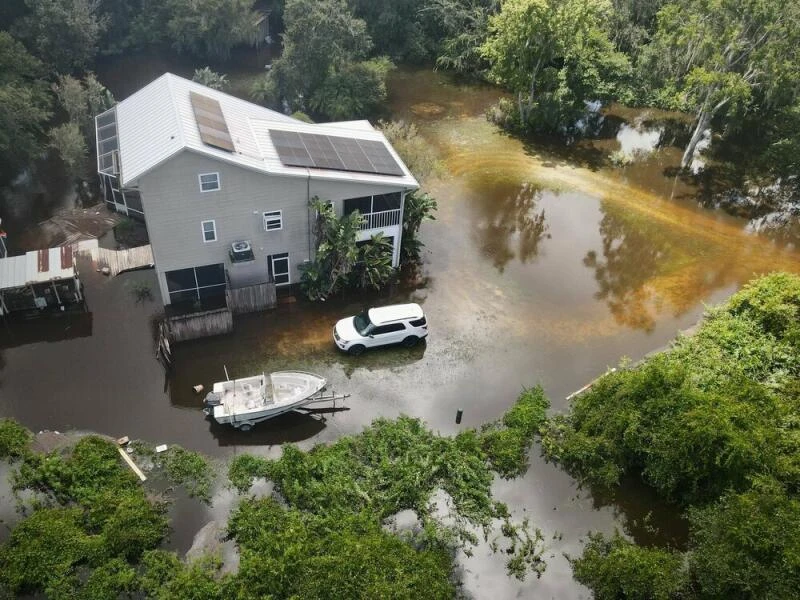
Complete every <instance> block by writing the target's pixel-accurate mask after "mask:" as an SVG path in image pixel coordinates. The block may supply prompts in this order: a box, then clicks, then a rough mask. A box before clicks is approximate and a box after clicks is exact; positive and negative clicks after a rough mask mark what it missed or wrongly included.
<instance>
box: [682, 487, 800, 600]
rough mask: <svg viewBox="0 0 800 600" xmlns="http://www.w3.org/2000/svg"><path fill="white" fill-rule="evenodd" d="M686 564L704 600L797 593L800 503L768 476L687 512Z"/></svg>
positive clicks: (775, 599)
mask: <svg viewBox="0 0 800 600" xmlns="http://www.w3.org/2000/svg"><path fill="white" fill-rule="evenodd" d="M689 516H690V522H691V527H692V534H691V546H692V550H691V552H690V553H689V565H690V569H691V573H692V577H693V579H694V580H695V581H696V582H697V585H698V587H699V594H698V595H699V596H701V597H706V598H742V599H752V600H756V599H759V600H780V599H783V598H795V597H797V590H798V589H800V563H799V562H798V557H800V535H798V532H799V531H800V501H798V500H797V499H796V498H792V497H790V496H789V495H788V494H787V490H786V488H785V487H784V486H783V485H781V484H780V483H779V482H777V481H775V480H774V479H772V478H770V477H765V476H759V477H756V478H755V479H754V481H753V486H752V488H751V489H749V490H748V491H746V492H744V493H741V494H736V493H733V492H731V493H728V494H725V495H724V496H723V497H722V498H721V499H720V500H719V502H717V503H715V504H713V505H711V506H708V507H704V508H696V509H693V510H691V511H690V513H689Z"/></svg>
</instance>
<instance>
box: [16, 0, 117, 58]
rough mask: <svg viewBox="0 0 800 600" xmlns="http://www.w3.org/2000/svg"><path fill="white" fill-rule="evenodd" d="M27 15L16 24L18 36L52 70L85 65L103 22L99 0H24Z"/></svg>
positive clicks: (92, 51)
mask: <svg viewBox="0 0 800 600" xmlns="http://www.w3.org/2000/svg"><path fill="white" fill-rule="evenodd" d="M25 2H26V4H27V6H28V9H29V14H28V15H27V16H25V17H23V18H22V19H21V20H20V23H19V29H20V36H21V37H22V39H23V40H24V41H25V42H26V43H27V45H28V47H29V48H30V49H31V51H32V52H34V54H36V55H37V56H38V57H39V58H41V59H42V61H44V63H45V64H46V65H47V66H48V67H49V68H50V69H52V71H54V72H56V73H74V72H76V71H81V70H83V69H85V68H86V67H88V66H89V65H90V64H91V62H92V61H93V60H94V57H95V55H96V54H97V42H98V39H99V37H100V34H101V33H102V32H103V30H104V29H105V27H106V25H107V20H106V18H105V17H103V16H100V15H99V14H98V5H99V0H25Z"/></svg>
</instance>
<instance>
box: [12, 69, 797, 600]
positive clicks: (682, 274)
mask: <svg viewBox="0 0 800 600" xmlns="http://www.w3.org/2000/svg"><path fill="white" fill-rule="evenodd" d="M117 94H118V96H120V95H121V94H120V93H119V92H118V93H117ZM495 97H496V92H495V91H494V90H492V89H491V88H473V87H469V86H464V85H462V84H457V83H454V82H453V81H451V80H450V79H448V78H446V77H443V76H441V75H440V74H436V73H430V72H427V71H400V72H398V73H396V74H395V76H394V80H393V83H392V86H391V99H392V113H393V116H394V117H396V118H403V119H407V120H410V121H413V122H414V123H416V124H417V126H418V128H419V130H420V132H421V135H422V136H423V137H424V139H425V140H426V141H427V142H428V143H429V144H430V145H431V146H432V147H434V148H435V149H436V150H437V152H438V155H439V160H440V161H441V165H442V170H441V173H440V174H439V175H437V176H435V177H434V178H432V179H431V180H430V181H429V182H427V185H426V187H427V188H428V189H429V190H430V191H431V193H432V194H433V195H434V196H435V197H436V198H437V200H438V202H439V212H438V215H437V220H436V221H434V222H430V223H426V224H425V225H423V229H422V238H423V241H424V242H425V244H426V254H425V261H424V265H423V268H422V272H421V276H420V278H419V279H418V280H417V281H416V282H415V283H413V284H409V285H402V286H398V287H396V288H394V289H389V290H386V291H385V292H383V293H381V294H378V295H375V296H374V297H368V298H365V297H347V296H345V297H343V298H339V299H336V300H333V301H331V302H327V303H325V304H309V303H307V302H305V301H304V300H303V299H302V298H300V297H296V298H295V300H296V301H295V302H288V303H284V304H280V305H279V306H278V307H277V308H276V309H275V310H274V311H271V312H268V313H262V314H256V315H249V316H245V317H241V318H238V319H237V320H236V322H235V331H234V333H233V334H232V335H230V336H225V337H220V338H211V339H206V340H201V341H196V342H189V343H185V344H182V345H180V346H178V347H177V348H176V351H175V366H174V370H173V372H172V373H171V374H170V375H168V376H167V375H165V373H164V371H163V369H162V368H161V366H160V365H159V364H158V362H157V361H156V359H155V356H154V341H153V337H152V328H151V320H152V318H153V317H154V316H155V315H156V314H157V313H158V310H157V308H158V307H157V303H156V302H151V301H148V300H146V299H144V300H141V299H138V298H137V296H136V294H134V290H135V289H136V288H137V287H140V286H142V285H148V286H150V287H151V288H152V289H153V291H154V293H156V294H157V290H156V284H155V279H154V277H153V274H152V273H151V272H148V271H142V272H136V273H129V274H124V275H121V276H118V277H117V278H113V279H108V278H105V277H103V276H102V275H100V274H97V273H94V272H93V271H91V269H89V268H88V267H85V269H84V270H85V272H84V279H85V280H86V284H87V290H86V296H87V301H88V304H89V308H90V314H89V315H88V316H86V315H84V316H81V317H73V318H65V319H55V320H53V321H52V322H50V323H48V328H47V333H46V334H45V335H41V336H39V337H37V336H36V335H35V332H34V331H33V330H32V329H30V328H26V327H25V326H24V325H28V324H23V326H14V327H12V328H11V329H7V330H6V331H3V332H2V333H1V334H0V414H2V415H3V416H8V417H13V418H15V419H17V420H19V421H20V422H22V423H23V424H24V425H26V426H27V427H29V428H31V429H32V430H34V431H39V430H42V429H49V430H59V431H65V430H69V429H79V430H86V431H95V432H100V433H103V434H107V435H110V436H113V437H119V436H122V435H128V436H130V437H131V438H132V439H133V438H137V439H143V440H146V441H147V442H148V443H151V444H158V443H170V444H179V445H181V446H183V447H185V448H187V449H189V450H195V451H200V452H202V453H205V454H207V455H209V456H213V457H217V458H221V459H222V458H224V459H226V460H227V459H233V458H234V457H235V456H238V455H241V454H242V453H244V452H247V453H252V454H254V455H257V456H261V457H270V458H276V457H278V456H279V455H280V449H279V445H280V444H282V443H284V442H297V443H298V444H299V447H300V448H301V449H309V448H310V447H311V446H313V445H314V444H315V443H318V442H336V440H339V439H341V438H342V437H343V436H347V435H352V434H358V433H359V432H361V431H362V430H363V429H364V427H366V426H367V425H369V424H370V423H372V422H373V421H374V420H375V419H377V418H385V419H394V418H396V417H399V416H400V415H409V416H410V417H412V418H418V419H421V420H422V422H423V423H425V426H426V427H428V428H430V430H431V431H432V432H437V433H440V434H442V435H447V436H451V435H457V434H459V433H460V432H464V431H465V430H466V429H468V428H479V427H480V426H481V425H482V424H484V423H489V422H493V421H496V420H497V419H498V418H500V416H501V415H502V414H503V413H504V412H505V411H507V410H508V409H509V407H511V406H512V404H513V403H514V401H515V400H516V398H517V397H518V395H519V393H520V392H521V391H522V389H523V388H529V387H533V386H535V385H537V384H541V385H542V386H543V389H544V392H545V394H546V396H547V397H548V398H549V399H550V401H551V405H552V407H553V409H555V410H562V409H564V408H566V404H567V403H566V402H565V401H564V398H565V397H566V396H567V395H568V394H569V393H571V392H572V391H574V390H576V389H578V388H580V387H581V386H583V385H584V384H585V383H587V382H588V381H589V380H591V379H593V378H594V377H595V376H597V375H598V374H600V373H602V372H604V371H605V370H606V369H607V368H608V367H611V366H614V365H616V364H617V363H618V362H619V361H620V359H622V358H623V357H625V356H627V357H630V358H632V359H634V360H636V359H639V358H641V357H642V356H643V355H644V354H645V353H647V352H649V351H651V350H653V349H655V348H659V347H662V346H663V345H665V344H666V343H667V342H668V341H669V340H670V339H671V338H672V337H673V336H674V335H675V333H676V332H677V331H678V330H681V329H685V328H687V327H689V326H690V325H692V324H693V323H695V322H696V321H697V319H698V318H699V317H700V315H701V314H702V312H703V308H704V304H705V303H710V302H716V301H719V300H722V299H723V298H725V297H727V296H728V295H730V294H731V293H732V292H734V291H735V290H736V289H738V288H739V287H740V286H741V285H742V284H743V283H744V282H746V281H747V280H749V279H750V278H751V277H752V276H753V275H754V274H759V273H764V272H768V271H771V270H779V269H780V270H787V271H794V272H797V271H800V260H798V259H799V258H800V256H799V255H798V253H797V252H796V251H795V250H794V249H793V248H791V247H785V246H780V245H778V244H776V243H774V242H772V241H770V240H769V239H767V238H763V237H760V236H757V235H753V234H750V233H748V232H747V231H746V230H745V228H744V225H745V223H744V222H743V221H740V220H737V219H734V218H732V217H728V216H725V215H723V214H721V213H719V212H715V211H709V210H706V209H701V208H698V207H697V205H696V203H695V201H694V200H693V198H692V189H691V188H687V187H686V186H685V185H683V184H681V183H680V182H675V181H673V180H672V179H671V178H667V177H665V176H664V175H663V172H664V168H654V166H653V165H654V164H656V165H658V164H660V165H662V166H666V165H669V164H671V163H672V162H673V161H674V160H675V159H676V156H675V152H674V149H672V148H670V147H664V148H659V147H656V148H654V150H653V154H652V155H651V156H650V158H649V159H648V161H647V162H646V163H644V165H643V166H641V171H637V170H636V169H637V165H636V164H634V165H632V166H630V167H627V170H621V171H620V170H606V169H604V168H597V167H593V166H592V165H590V164H587V163H586V161H585V160H583V159H582V156H584V157H585V156H586V154H587V153H586V152H584V153H583V155H581V154H580V152H579V149H576V150H575V152H576V153H575V155H573V156H572V157H570V156H559V155H555V154H552V153H549V152H548V151H546V150H545V149H543V148H537V147H536V146H534V145H527V146H526V145H524V144H522V143H521V142H519V141H517V140H514V139H512V138H509V137H507V136H505V135H503V134H501V133H499V132H498V131H497V130H496V129H495V128H494V127H493V126H491V125H490V124H488V123H487V122H486V120H485V119H484V117H483V111H484V109H485V108H486V106H487V105H488V104H489V103H490V102H491V101H493V99H494V98H495ZM615 135H616V134H612V137H611V138H609V139H610V140H611V141H609V140H606V143H607V144H612V143H613V140H614V139H616V138H615V137H614V136H615ZM400 301H414V302H419V303H420V304H421V305H422V306H423V308H424V309H425V312H426V315H427V318H428V322H429V323H430V336H429V341H428V343H427V345H420V346H419V347H416V348H412V349H404V348H388V349H381V350H375V351H372V352H368V353H365V354H364V355H363V356H361V357H349V356H345V355H342V354H339V353H338V352H337V351H336V350H335V348H334V347H333V342H332V340H331V328H332V326H333V323H334V322H335V321H336V320H337V319H338V318H340V317H341V316H344V315H348V314H354V312H355V311H357V310H359V309H361V308H363V307H364V305H374V304H386V303H390V302H400ZM223 366H225V367H226V368H227V370H228V372H229V373H230V374H231V375H233V376H246V375H251V374H255V373H258V372H261V371H264V370H266V371H272V370H277V369H282V368H294V369H302V370H307V371H311V372H315V373H319V374H321V375H323V376H325V377H327V378H328V379H329V380H330V381H331V382H332V387H333V388H334V389H336V391H339V392H346V393H349V394H351V398H350V399H349V400H348V401H347V402H346V407H347V409H348V410H342V411H337V412H329V413H321V414H315V415H299V414H291V415H285V416H282V417H280V418H278V419H276V420H274V421H270V422H267V423H264V424H262V425H259V426H258V427H256V428H255V429H254V430H253V431H251V432H247V433H243V432H236V431H234V430H233V429H230V428H225V427H222V426H217V425H215V424H213V423H210V422H209V421H207V420H205V419H204V417H203V414H202V412H201V408H202V403H201V398H200V397H199V396H197V395H196V394H195V393H194V392H193V391H192V386H194V385H197V384H202V385H204V386H205V387H206V388H209V387H210V385H211V384H212V383H213V382H214V381H218V380H221V379H223V378H224V372H223ZM459 409H462V410H463V411H464V418H463V421H462V423H461V424H460V425H457V424H456V423H455V414H456V411H457V410H459ZM426 435H428V434H426ZM430 435H434V434H433V433H431V434H430ZM456 439H458V438H456ZM331 448H333V449H332V450H330V452H331V453H336V452H339V451H340V450H337V448H340V447H339V446H331ZM318 454H319V455H322V454H324V452H323V451H319V452H318ZM290 456H291V455H290ZM241 460H242V459H237V461H236V462H235V463H234V464H241ZM309 460H310V459H309ZM272 464H273V467H271V468H272V469H277V468H278V467H275V466H274V465H276V464H278V465H279V464H281V463H272ZM254 465H255V466H254V467H253V469H254V473H255V474H259V473H260V474H267V473H266V472H261V471H259V470H258V468H260V465H261V463H260V462H258V461H256V462H255V463H254ZM268 474H270V475H271V478H272V477H273V476H274V477H275V478H278V479H279V477H278V475H279V474H278V475H276V474H275V473H274V472H272V471H269V473H268ZM243 481H244V482H245V483H246V482H247V480H246V479H245V480H243ZM243 485H244V484H243ZM492 490H493V492H494V494H495V497H496V498H497V499H498V500H500V501H502V502H504V503H506V504H507V505H508V507H509V511H510V514H511V517H512V518H513V519H514V521H515V522H517V523H519V522H522V521H523V519H524V518H526V517H527V518H529V519H530V523H531V525H532V526H533V527H535V528H538V529H539V530H541V532H542V537H543V543H544V546H545V548H546V552H545V553H544V554H543V558H544V560H545V562H546V564H547V568H546V570H545V572H544V574H543V576H542V578H541V579H537V578H535V577H528V578H527V579H526V580H525V581H524V582H519V581H517V580H515V579H513V578H509V577H507V575H506V571H505V565H504V562H505V558H504V557H503V556H499V555H495V554H492V553H491V552H490V550H489V547H488V545H479V546H478V547H477V548H476V549H475V551H474V554H473V556H472V557H466V556H462V557H461V564H462V567H463V572H462V576H463V580H464V585H465V587H466V590H467V591H468V592H470V593H473V594H474V595H475V596H476V597H489V596H497V597H511V596H513V595H514V594H520V595H524V596H535V597H551V596H552V597H578V596H580V595H581V594H583V595H586V594H588V592H587V590H586V588H583V587H582V586H581V585H580V584H578V583H577V582H575V581H574V580H573V579H572V574H571V569H570V566H569V564H568V562H567V561H566V559H565V558H564V556H563V554H562V553H564V552H567V553H572V554H575V553H578V552H579V551H580V549H581V548H582V542H581V541H580V540H581V537H582V536H584V535H585V534H586V532H587V531H589V530H590V529H593V530H601V531H605V532H610V531H611V530H613V527H614V526H615V525H617V526H622V525H627V527H628V530H629V531H630V532H631V533H633V535H634V536H635V537H638V538H640V539H655V540H657V541H664V540H668V541H676V543H678V544H680V543H683V542H685V529H686V526H685V523H683V522H682V521H681V520H679V519H676V518H675V513H674V512H671V511H668V510H660V509H659V510H656V508H658V507H659V506H660V505H659V503H658V501H657V500H656V499H655V498H654V497H653V495H652V492H651V491H648V490H647V489H642V488H641V486H638V485H636V484H631V485H626V486H624V487H623V490H624V491H623V492H621V493H619V494H618V495H617V497H612V498H609V497H607V496H602V495H599V494H598V495H593V494H591V493H590V492H589V490H587V489H579V488H578V486H577V484H576V482H575V480H574V479H572V478H571V477H570V476H569V475H567V474H566V473H564V472H563V471H561V470H560V469H559V468H558V467H556V466H554V465H552V464H547V463H545V462H544V460H543V459H542V458H541V457H540V456H539V451H538V449H536V448H534V450H533V451H532V452H531V456H530V467H529V468H528V470H527V472H526V473H525V474H524V475H523V476H521V477H519V478H516V479H510V480H505V479H500V478H496V479H495V480H494V481H493V484H492ZM0 492H2V490H0ZM367 495H369V492H367ZM451 496H452V494H451ZM311 500H313V498H312V499H310V500H309V501H311ZM315 501H316V500H315ZM326 501H327V500H326ZM182 502H184V504H183V505H182V506H185V507H187V508H186V510H183V509H181V508H179V509H178V510H177V511H176V512H175V513H174V518H173V519H172V526H173V527H174V528H175V534H174V535H173V540H174V541H175V544H174V546H173V547H174V548H175V549H177V550H178V551H180V552H185V551H186V550H188V549H189V547H190V546H191V543H192V539H193V537H194V534H195V533H196V532H197V531H198V530H199V529H200V528H201V527H202V526H203V525H205V524H206V523H207V522H209V521H212V520H214V519H215V515H214V507H213V506H212V507H210V508H209V507H206V506H205V505H203V504H201V503H200V502H198V501H196V500H191V499H188V498H186V499H185V500H184V501H182ZM419 502H422V500H419ZM252 508H253V510H258V511H262V512H263V514H261V513H259V514H261V516H262V517H263V518H267V517H268V516H269V515H272V514H273V513H272V512H271V511H274V507H272V506H268V505H267V504H265V503H262V504H259V505H258V506H256V505H255V504H254V505H253V507H252ZM650 513H652V515H651V516H650V517H648V516H647V515H649V514H650ZM298 519H299V517H298ZM301 521H302V519H301V520H300V521H298V523H297V525H298V527H304V528H305V527H309V526H310V524H309V523H307V522H301ZM238 525H239V526H241V528H242V531H243V530H244V527H245V525H246V521H245V520H244V518H242V520H240V521H238ZM318 525H320V524H315V526H318ZM357 525H358V524H357V523H354V527H355V526H357ZM248 543H250V544H253V545H256V544H261V543H264V541H263V540H257V539H255V538H254V539H251V540H249V541H248Z"/></svg>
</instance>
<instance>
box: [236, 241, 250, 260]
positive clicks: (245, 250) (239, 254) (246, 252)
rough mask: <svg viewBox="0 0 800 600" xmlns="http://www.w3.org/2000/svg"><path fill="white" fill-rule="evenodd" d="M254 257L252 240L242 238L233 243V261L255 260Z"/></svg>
mask: <svg viewBox="0 0 800 600" xmlns="http://www.w3.org/2000/svg"><path fill="white" fill-rule="evenodd" d="M254 258H255V257H254V256H253V249H252V248H251V247H250V242H248V241H246V240H242V241H239V242H233V243H232V244H231V260H232V261H233V262H240V261H245V260H253V259H254Z"/></svg>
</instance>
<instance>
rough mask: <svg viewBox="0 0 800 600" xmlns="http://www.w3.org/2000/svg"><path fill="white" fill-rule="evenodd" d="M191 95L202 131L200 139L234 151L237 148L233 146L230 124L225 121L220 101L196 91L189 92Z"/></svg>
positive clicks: (199, 128)
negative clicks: (229, 129)
mask: <svg viewBox="0 0 800 600" xmlns="http://www.w3.org/2000/svg"><path fill="white" fill-rule="evenodd" d="M189 97H190V99H191V102H192V110H193V111H194V119H195V121H196V122H197V129H198V131H199V132H200V139H201V140H203V143H204V144H206V145H208V146H213V147H214V148H220V149H221V150H227V151H228V152H233V151H234V150H235V149H236V148H234V146H233V140H232V139H231V134H230V132H229V131H228V124H227V123H226V122H225V117H224V116H223V114H222V108H220V105H219V102H217V101H216V100H214V99H213V98H209V97H208V96H203V95H201V94H198V93H196V92H189Z"/></svg>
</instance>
